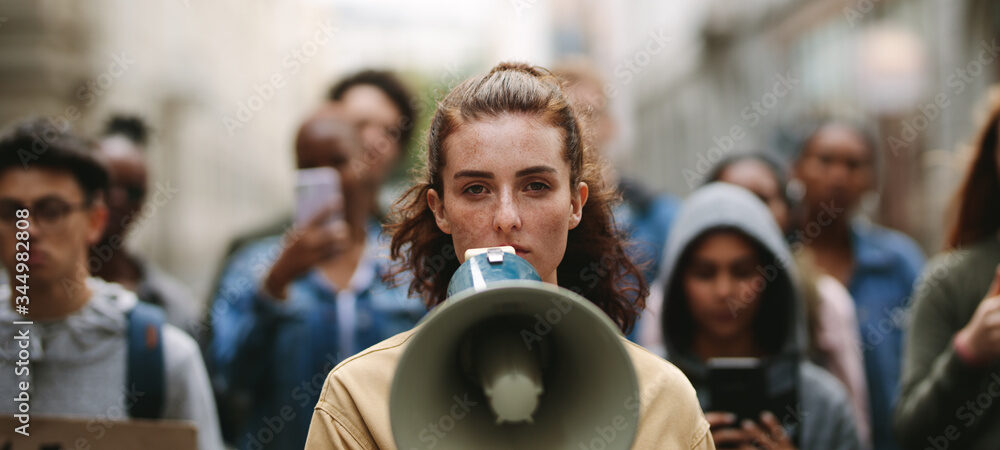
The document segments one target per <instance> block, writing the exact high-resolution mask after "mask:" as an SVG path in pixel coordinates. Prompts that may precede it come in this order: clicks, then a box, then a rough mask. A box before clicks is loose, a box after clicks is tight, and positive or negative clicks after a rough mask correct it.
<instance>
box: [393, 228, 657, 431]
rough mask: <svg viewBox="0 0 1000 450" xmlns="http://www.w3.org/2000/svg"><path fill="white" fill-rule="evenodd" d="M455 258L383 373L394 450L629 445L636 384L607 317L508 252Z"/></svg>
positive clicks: (483, 252) (474, 253)
mask: <svg viewBox="0 0 1000 450" xmlns="http://www.w3.org/2000/svg"><path fill="white" fill-rule="evenodd" d="M465 259H466V261H465V263H463V264H462V265H461V266H460V267H459V268H458V270H457V271H456V272H455V274H454V275H453V276H452V279H451V282H450V283H449V285H448V299H447V300H446V301H445V302H444V303H442V304H441V305H440V306H438V307H437V308H435V309H434V310H433V311H432V312H431V313H430V314H428V315H427V316H426V317H425V318H424V319H423V321H422V322H421V324H420V328H419V329H418V330H417V331H416V332H415V333H414V335H413V336H412V337H411V338H410V342H409V343H408V344H407V348H406V350H405V352H404V353H403V355H402V357H401V358H400V360H399V364H398V366H397V368H396V372H395V374H394V376H393V381H392V388H391V397H390V401H389V415H390V421H391V425H392V434H393V438H394V440H395V442H396V445H397V446H398V448H399V449H401V450H409V449H426V448H434V449H440V450H450V449H462V450H468V449H486V450H489V449H511V448H518V449H574V450H578V449H581V448H583V449H589V448H595V447H594V446H593V445H594V444H595V439H596V440H597V441H598V442H599V446H598V447H596V448H601V449H628V448H630V447H631V445H632V441H633V439H634V436H635V432H636V428H637V426H638V414H639V411H638V407H637V406H635V405H638V399H639V397H638V395H639V384H638V381H637V378H636V374H635V369H634V368H633V366H632V362H631V360H630V358H629V355H628V353H627V352H626V349H625V347H624V345H623V344H622V338H621V332H620V331H619V330H618V328H617V327H616V326H615V325H614V323H612V321H611V319H610V318H608V316H607V315H605V314H604V312H603V311H601V310H600V309H599V308H597V306H595V305H594V304H593V303H591V302H589V301H587V300H586V299H584V298H583V297H581V296H579V295H577V294H576V293H574V292H572V291H569V290H567V289H563V288H560V287H558V286H554V285H552V284H549V283H544V282H542V281H541V278H540V277H539V276H538V274H537V273H536V272H535V270H534V268H533V267H532V266H531V264H530V263H529V262H528V261H526V260H524V259H523V258H521V257H519V256H517V255H516V254H515V252H514V249H513V248H511V247H492V248H488V249H474V250H469V251H468V252H467V253H466V258H465ZM630 406H631V407H630Z"/></svg>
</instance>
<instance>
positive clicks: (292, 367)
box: [207, 223, 426, 449]
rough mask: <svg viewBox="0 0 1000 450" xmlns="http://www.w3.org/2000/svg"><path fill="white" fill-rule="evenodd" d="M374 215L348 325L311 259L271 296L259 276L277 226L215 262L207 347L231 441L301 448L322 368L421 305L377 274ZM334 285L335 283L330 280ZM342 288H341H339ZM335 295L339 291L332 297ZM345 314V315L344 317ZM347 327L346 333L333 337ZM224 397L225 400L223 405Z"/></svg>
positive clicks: (383, 248) (394, 327) (383, 264)
mask: <svg viewBox="0 0 1000 450" xmlns="http://www.w3.org/2000/svg"><path fill="white" fill-rule="evenodd" d="M379 231H380V230H379V228H378V224H376V223H372V224H370V225H369V227H368V236H369V240H368V243H367V248H366V250H365V254H364V256H363V257H362V261H361V263H360V264H359V268H358V272H359V273H361V276H360V278H359V274H358V273H356V274H355V280H352V282H354V281H357V280H360V282H359V283H357V284H356V285H354V288H355V289H354V290H353V294H354V295H353V297H354V302H353V304H354V307H353V308H350V309H348V310H347V313H349V314H345V316H348V317H353V320H352V322H353V330H351V331H348V332H347V333H346V334H345V333H343V331H344V330H342V327H340V325H339V324H338V322H339V321H340V320H339V315H340V314H341V313H344V312H345V310H344V309H343V307H341V308H340V309H339V310H338V302H337V300H338V289H337V288H336V287H335V286H334V285H333V284H332V283H331V282H330V281H329V280H328V279H327V278H326V277H324V276H323V275H322V274H321V273H320V272H319V271H318V270H317V269H313V270H311V271H309V272H308V273H306V274H305V275H303V276H302V277H300V278H298V279H297V280H295V281H293V282H292V284H291V285H290V286H289V288H288V296H287V299H286V300H285V301H283V302H277V301H276V300H275V299H273V298H270V297H269V296H267V295H266V294H264V293H262V292H261V290H260V283H261V280H262V278H263V277H264V275H266V273H267V271H268V270H269V269H270V266H271V265H272V264H273V262H274V260H275V259H277V257H278V255H279V254H280V253H281V245H282V244H281V240H282V237H281V236H271V237H266V238H262V239H260V240H257V241H255V242H252V243H250V244H248V245H246V246H245V247H244V248H243V249H242V250H240V251H238V252H237V253H235V254H234V255H233V256H232V258H230V260H229V261H228V264H227V265H226V266H225V269H224V270H223V272H222V278H221V281H220V283H219V290H218V292H217V293H216V295H215V298H214V300H213V302H212V303H213V305H212V327H213V339H212V342H211V345H210V349H209V354H208V355H207V357H208V358H209V359H210V366H211V367H212V369H213V373H212V381H213V385H214V387H215V388H216V391H217V395H218V396H219V397H220V399H221V400H222V401H220V409H221V410H222V414H223V415H227V414H229V415H231V416H232V415H236V416H239V417H228V418H227V419H230V420H229V422H230V423H235V424H237V425H236V430H237V431H236V444H237V447H238V448H241V449H247V448H252V449H260V448H263V449H271V448H274V449H283V448H302V447H303V446H304V445H305V440H306V435H307V434H308V431H309V422H310V420H311V418H312V411H313V407H314V406H315V405H316V402H317V401H318V399H319V394H320V389H321V388H322V386H323V382H324V380H325V379H326V376H327V374H328V373H329V372H330V370H331V369H333V367H334V366H336V364H337V363H339V362H340V361H341V360H343V359H344V358H346V357H348V356H351V355H352V354H354V353H357V352H359V351H361V350H364V349H365V348H367V347H370V346H372V345H374V344H376V343H378V342H380V341H382V340H383V339H386V338H388V337H390V336H393V335H395V334H397V333H400V332H403V331H406V330H408V329H410V328H412V327H413V325H415V324H416V323H417V321H418V320H419V319H420V318H421V317H422V316H423V314H424V313H425V312H426V308H425V306H424V305H423V304H422V303H421V302H420V301H419V300H417V299H414V298H409V297H408V296H407V292H406V289H407V283H403V284H402V285H400V286H398V287H391V286H388V285H386V284H385V283H383V282H382V281H381V280H382V276H383V275H384V274H386V273H387V270H388V263H389V258H388V240H387V238H385V236H383V235H380V233H379ZM340 291H341V292H343V290H340ZM342 295H344V296H345V298H346V295H347V294H342ZM342 300H343V299H342ZM348 320H350V319H348ZM345 336H347V337H348V342H347V343H345V342H341V341H342V340H344V339H343V338H344V337H345ZM223 405H228V407H226V406H223Z"/></svg>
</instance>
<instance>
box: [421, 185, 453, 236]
mask: <svg viewBox="0 0 1000 450" xmlns="http://www.w3.org/2000/svg"><path fill="white" fill-rule="evenodd" d="M427 207H428V208H430V210H431V212H432V213H434V222H436V223H437V226H438V228H440V229H441V232H443V233H444V234H451V224H449V223H448V216H447V214H445V212H444V200H442V199H441V196H440V195H438V193H437V191H436V190H434V189H433V188H432V189H428V190H427Z"/></svg>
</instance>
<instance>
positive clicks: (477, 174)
mask: <svg viewBox="0 0 1000 450" xmlns="http://www.w3.org/2000/svg"><path fill="white" fill-rule="evenodd" d="M463 177H466V178H493V172H485V171H482V170H459V171H458V172H455V179H456V180H457V179H459V178H463Z"/></svg>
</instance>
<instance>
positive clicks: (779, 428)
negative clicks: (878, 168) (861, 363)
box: [647, 183, 861, 449]
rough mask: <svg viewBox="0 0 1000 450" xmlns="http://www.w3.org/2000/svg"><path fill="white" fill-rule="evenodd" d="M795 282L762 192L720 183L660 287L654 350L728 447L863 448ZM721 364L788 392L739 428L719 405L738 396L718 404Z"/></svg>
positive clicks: (680, 234) (684, 224)
mask: <svg viewBox="0 0 1000 450" xmlns="http://www.w3.org/2000/svg"><path fill="white" fill-rule="evenodd" d="M795 280H797V278H796V273H795V264H794V261H793V259H792V257H791V254H790V251H789V248H788V245H787V244H786V243H785V240H784V238H783V236H782V234H781V230H780V229H779V228H778V225H777V224H776V223H775V221H774V218H773V217H772V216H771V214H770V212H769V211H768V209H767V207H766V206H765V205H764V204H763V203H762V202H761V201H760V200H758V199H757V197H756V196H754V194H752V193H750V192H749V191H747V190H746V189H743V188H741V187H738V186H735V185H731V184H727V183H712V184H708V185H706V186H704V187H702V188H701V189H699V190H697V191H695V193H694V194H692V195H691V197H690V198H689V199H688V200H687V201H686V202H685V204H684V205H683V207H682V208H681V211H680V213H679V215H678V218H677V221H676V222H675V224H674V227H673V231H672V233H671V235H670V237H669V238H668V241H667V246H666V249H665V251H664V260H663V266H662V267H661V270H660V274H659V275H658V277H657V279H656V281H655V282H654V283H653V285H652V286H651V293H650V304H649V308H651V313H652V314H653V315H652V318H654V319H656V321H658V322H659V324H660V325H661V327H662V341H660V342H647V345H649V347H650V348H653V349H654V350H658V351H660V352H661V354H663V355H664V356H665V357H666V359H667V360H668V361H670V362H672V363H674V364H675V365H676V366H677V367H679V368H680V369H681V370H682V371H683V372H684V374H685V375H687V377H688V378H689V379H690V380H691V383H692V384H693V385H694V387H695V390H696V392H697V395H698V400H699V402H700V403H701V406H702V408H703V409H704V410H705V411H706V418H707V419H708V421H709V423H710V424H711V426H712V435H713V439H714V441H715V442H716V444H717V445H718V446H719V448H743V447H744V446H750V445H757V446H758V447H762V448H771V449H789V448H796V447H797V448H802V449H856V448H860V447H861V444H860V441H859V439H858V435H857V432H856V426H855V422H854V418H853V414H852V411H851V405H850V402H849V399H848V396H847V393H846V391H845V389H844V387H843V385H841V383H840V382H839V381H838V380H837V379H836V378H834V377H833V376H832V375H830V374H829V373H827V372H826V371H824V370H823V369H821V368H819V367H818V366H816V365H814V364H813V363H811V362H809V360H808V357H807V356H806V353H805V349H806V346H807V343H806V324H805V317H804V311H803V304H802V300H801V298H800V296H799V292H798V287H797V285H796V281H795ZM715 358H756V361H759V362H760V364H761V367H762V368H763V373H764V374H765V375H763V379H764V380H765V381H764V383H765V386H764V387H766V390H767V391H769V392H778V391H781V392H785V393H786V394H787V395H786V396H785V397H783V398H782V401H780V402H774V401H768V402H767V404H768V405H770V406H772V407H771V408H767V407H766V406H765V405H760V407H759V408H755V407H754V409H755V410H761V411H763V412H762V413H761V414H760V418H759V421H753V420H749V419H747V420H743V421H742V422H740V423H737V422H738V420H737V419H738V417H737V416H736V415H735V414H733V411H720V410H719V407H718V406H717V405H719V404H720V403H722V402H726V401H728V400H732V399H730V398H712V390H713V389H712V384H713V383H712V382H711V372H712V370H711V369H710V367H711V365H712V364H713V363H714V362H715V361H713V360H714V359H715ZM769 400H770V399H769ZM779 404H780V405H783V407H781V408H778V407H775V405H779ZM751 407H753V405H751ZM744 419H746V418H745V417H744ZM779 422H780V423H779ZM727 446H728V447H727Z"/></svg>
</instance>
